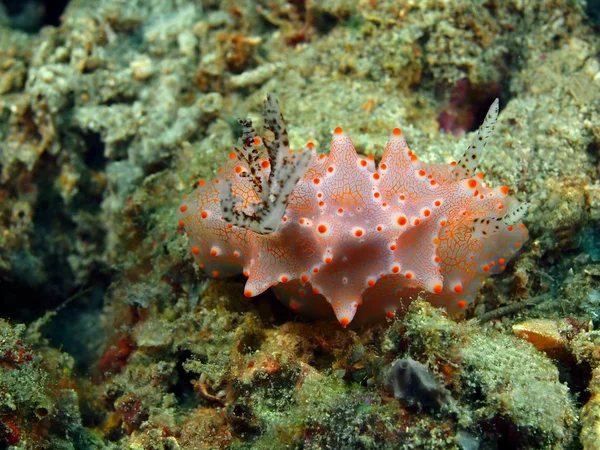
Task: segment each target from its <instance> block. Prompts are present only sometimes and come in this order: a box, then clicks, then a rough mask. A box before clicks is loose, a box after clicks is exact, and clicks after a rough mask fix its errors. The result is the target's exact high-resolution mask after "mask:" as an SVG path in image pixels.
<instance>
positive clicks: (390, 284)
mask: <svg viewBox="0 0 600 450" xmlns="http://www.w3.org/2000/svg"><path fill="white" fill-rule="evenodd" d="M496 114H497V111H496ZM492 127H493V124H492ZM486 138H487V137H486ZM480 140H482V139H480ZM255 144H256V146H255V148H256V149H258V151H259V152H262V153H260V157H261V158H262V161H263V164H262V165H261V167H262V169H261V170H262V173H261V174H260V177H261V179H263V180H264V179H268V177H269V175H270V170H271V165H270V164H269V158H268V156H267V155H266V152H265V151H264V150H261V148H262V141H261V140H260V139H258V140H256V142H255ZM482 145H483V144H482ZM471 148H475V147H474V146H473V147H470V149H471ZM305 151H311V152H312V145H309V146H307V149H306V150H305ZM473 159H475V158H473ZM463 167H464V168H465V169H464V170H462V172H461V171H460V170H458V171H457V170H456V165H455V164H454V165H436V164H424V163H422V162H421V161H419V160H418V158H417V157H416V156H415V154H414V153H413V152H411V151H410V150H409V148H408V146H407V144H406V141H405V140H404V138H403V135H402V132H401V130H400V129H398V128H395V129H394V130H393V132H392V134H391V135H390V138H389V140H388V143H387V146H386V148H385V152H384V155H383V158H382V160H381V162H380V163H379V164H378V165H377V166H376V164H375V162H374V161H373V160H372V159H369V158H365V157H362V156H359V155H358V154H357V153H356V151H355V149H354V147H353V145H352V142H351V141H350V139H349V137H348V136H347V135H346V134H345V133H344V132H343V131H342V130H341V129H340V128H337V129H336V130H335V132H334V134H333V139H332V143H331V152H330V154H329V155H317V154H316V153H314V152H313V154H312V156H311V159H310V163H309V166H308V169H307V170H306V172H305V173H304V175H303V176H302V178H301V179H300V180H299V181H298V183H297V184H296V185H295V188H294V190H293V193H292V195H291V196H290V197H289V201H288V202H287V206H286V208H285V214H284V215H283V217H282V218H281V221H280V225H279V227H278V228H277V230H276V231H274V232H272V233H271V234H259V233H257V232H255V231H251V230H249V229H246V228H243V227H238V226H236V225H232V224H231V223H227V222H226V221H225V220H224V219H223V214H222V209H221V200H222V199H221V193H220V192H222V191H220V189H219V187H220V186H219V183H224V182H225V181H227V180H229V182H230V183H231V186H232V190H233V194H234V195H235V196H236V198H239V199H242V200H243V203H238V204H237V205H236V209H237V210H239V211H248V213H250V212H251V211H252V208H253V206H254V205H256V204H258V203H259V197H258V196H257V193H256V189H255V187H254V185H253V184H252V182H251V181H250V179H249V178H247V177H246V178H244V177H243V176H240V174H243V173H244V171H247V170H248V168H247V167H245V165H244V164H243V163H242V162H241V161H240V160H238V157H237V156H236V154H235V153H232V154H231V155H230V158H229V160H228V162H227V164H226V165H225V167H223V169H222V171H221V172H220V174H219V178H218V179H217V180H213V181H210V182H206V183H204V182H201V183H200V184H201V185H200V186H199V187H198V188H196V190H195V191H194V192H193V193H192V194H190V195H189V196H187V197H186V198H185V199H184V201H183V203H182V206H181V208H180V212H179V218H180V220H181V222H182V225H184V226H185V229H186V230H187V233H188V236H189V240H190V246H191V249H192V254H193V255H194V258H195V260H196V263H197V264H198V265H199V266H200V267H201V268H202V269H204V270H205V271H206V272H207V273H208V274H210V275H212V276H229V275H234V274H239V273H244V275H246V276H247V277H248V280H247V283H246V287H245V294H246V296H255V295H258V294H260V293H261V292H264V291H265V290H267V289H268V288H270V287H273V288H274V291H275V294H276V295H277V296H278V297H279V298H280V299H281V300H282V301H283V302H284V303H286V304H287V305H288V306H289V307H290V308H292V309H293V310H297V311H300V312H302V313H305V314H308V315H311V316H315V317H319V318H327V317H333V315H332V312H333V314H334V315H335V317H337V319H338V320H339V322H340V323H341V324H342V325H344V326H345V325H347V324H348V323H350V322H351V321H352V320H353V319H354V320H358V321H361V322H363V321H366V320H372V319H377V318H383V317H384V316H385V315H386V314H388V315H390V314H393V313H395V311H396V310H397V309H399V308H400V307H401V306H402V305H403V304H406V302H408V301H410V299H413V298H415V297H416V296H417V295H418V294H420V293H421V294H423V295H424V296H425V297H426V298H427V299H428V300H429V301H430V302H432V303H434V304H436V305H440V306H444V307H445V308H446V309H447V310H448V312H449V313H450V314H452V315H457V314H459V313H460V312H461V310H463V309H464V307H465V306H467V305H468V304H469V303H470V302H472V301H473V298H474V297H475V295H476V294H477V292H478V290H479V288H480V286H481V283H482V281H483V279H484V277H486V276H488V275H490V274H493V273H498V272H500V271H502V270H503V269H504V267H505V264H506V263H507V262H508V260H509V258H510V257H511V256H512V255H513V254H514V253H515V252H516V251H517V250H518V249H519V247H520V246H521V245H522V244H523V243H524V242H525V241H526V240H527V230H526V229H525V226H524V225H522V224H512V225H507V224H506V223H505V222H503V221H502V218H503V216H505V213H506V212H507V211H508V210H509V209H514V203H516V200H514V199H513V198H512V197H510V196H508V195H507V193H508V188H506V187H500V188H495V189H492V188H489V187H487V186H485V185H484V183H483V182H482V178H483V177H482V176H476V175H474V174H473V173H472V172H470V171H469V170H468V168H466V166H465V165H463ZM461 173H468V174H469V175H471V176H469V177H468V178H461V176H460V174H461ZM457 175H459V176H457ZM486 221H487V222H486ZM474 224H475V225H474ZM479 224H481V226H479Z"/></svg>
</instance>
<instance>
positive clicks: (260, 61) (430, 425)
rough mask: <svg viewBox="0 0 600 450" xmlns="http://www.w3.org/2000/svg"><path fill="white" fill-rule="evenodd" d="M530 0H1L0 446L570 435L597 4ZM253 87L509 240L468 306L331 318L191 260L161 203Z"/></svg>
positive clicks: (293, 134)
mask: <svg viewBox="0 0 600 450" xmlns="http://www.w3.org/2000/svg"><path fill="white" fill-rule="evenodd" d="M595 5H597V2H593V1H588V2H587V3H586V2H584V1H580V0H540V1H536V2H524V1H521V0H508V1H503V2H500V1H472V0H456V1H444V0H426V1H421V2H418V1H412V0H401V1H395V0H394V1H392V0H360V1H348V0H323V1H303V0H289V1H284V0H254V1H250V0H246V1H233V0H231V1H229V0H224V1H218V0H204V1H183V0H146V1H144V2H132V1H121V0H106V1H102V2H87V1H84V0H71V1H69V2H67V1H57V2H43V1H37V0H29V1H27V2H18V1H5V2H3V3H0V293H1V295H0V297H1V300H0V316H1V317H2V318H3V319H1V320H0V448H11V449H30V448H32V449H33V448H53V449H96V448H97V449H103V448H106V449H117V448H118V449H121V448H125V449H136V450H137V449H169V450H171V449H201V448H205V449H219V448H223V449H225V448H228V449H262V448H268V449H279V448H297V449H322V448H331V449H351V448H352V449H361V448H363V449H388V448H389V449H392V448H394V449H397V448H406V449H411V448H415V449H416V448H428V449H436V448H439V449H449V448H456V449H463V450H466V449H493V448H506V447H509V446H510V447H511V448H522V449H530V448H531V449H538V448H539V449H548V448H552V449H578V448H584V449H595V448H597V445H598V444H597V443H598V442H600V401H599V398H600V337H599V336H600V335H599V332H598V331H596V329H597V328H598V327H599V326H600V231H599V230H600V181H599V179H598V173H599V170H600V59H599V51H600V34H599V33H600V21H599V19H598V18H599V17H600V12H599V11H598V7H597V6H595ZM269 92H273V93H275V94H276V95H277V96H278V97H279V101H280V103H281V105H282V107H283V109H284V111H285V115H286V118H287V120H288V121H289V125H290V126H289V130H290V139H291V144H292V147H293V148H301V147H303V146H304V145H305V144H306V142H308V141H312V142H314V143H315V144H316V146H317V148H318V149H320V151H325V152H326V151H327V146H328V143H329V139H330V136H331V132H332V130H333V129H334V128H335V127H336V126H343V127H344V129H345V130H347V131H348V133H349V134H350V135H351V136H352V138H353V141H354V144H355V146H356V147H357V149H358V150H359V151H361V152H362V153H363V154H366V155H373V156H374V157H375V158H376V159H378V158H380V157H381V155H382V152H383V148H382V144H381V143H382V142H384V141H385V137H386V136H387V135H388V134H389V132H390V130H391V129H392V128H393V127H394V126H396V125H397V124H399V123H400V124H402V128H403V131H404V133H405V135H406V136H407V140H408V142H409V145H410V146H411V148H413V149H414V150H415V151H416V152H418V154H419V157H420V158H421V159H423V160H425V161H427V162H437V163H441V162H450V161H452V160H453V159H457V158H459V157H460V155H461V154H462V152H463V151H464V148H465V145H466V142H467V138H468V136H469V133H470V132H472V131H473V130H474V129H475V128H476V127H477V126H478V125H479V124H480V123H481V119H482V116H483V115H484V114H485V112H486V111H487V108H488V106H489V104H490V103H491V102H492V100H493V99H494V98H496V97H499V98H500V103H501V111H500V117H499V120H498V125H497V127H496V131H495V135H494V138H493V139H492V140H491V141H490V143H489V144H488V146H487V149H486V153H485V158H484V160H483V161H482V163H481V167H482V170H483V171H484V172H485V173H486V181H488V182H490V183H492V184H493V185H496V186H500V185H508V186H511V188H512V189H513V191H514V193H515V195H516V196H517V197H518V198H519V199H520V200H522V201H527V202H529V203H530V208H529V211H528V214H527V216H526V217H525V219H524V220H525V223H526V224H527V227H528V229H529V230H530V237H531V239H530V240H529V242H528V243H527V245H526V246H525V248H523V249H522V250H521V252H520V253H519V255H518V256H517V257H516V258H515V259H514V260H513V261H512V262H511V263H510V264H509V265H508V267H507V270H506V271H505V273H503V274H502V275H499V276H494V277H491V278H490V279H489V280H488V281H487V282H486V284H485V286H484V287H483V288H482V290H481V292H480V295H479V298H478V300H477V302H476V306H475V307H474V308H471V309H470V310H469V311H468V312H467V320H465V321H461V322H455V321H453V320H451V319H449V318H447V317H446V316H445V314H444V312H443V310H441V309H436V308H433V307H431V306H430V305H429V304H428V303H425V302H421V301H419V300H416V301H415V302H414V303H413V304H412V305H411V306H410V308H409V309H408V310H407V311H406V314H405V315H402V317H396V318H394V319H386V320H385V321H383V322H382V323H377V324H373V325H370V326H365V327H362V328H356V329H343V328H341V327H340V325H339V324H337V323H325V322H311V321H309V320H307V319H305V318H303V317H300V316H297V315H296V314H294V313H293V312H291V311H288V310H287V309H286V308H285V307H283V306H282V305H281V304H280V303H279V302H277V301H276V300H275V299H274V297H273V295H272V294H271V293H270V292H267V293H265V294H263V295H261V296H259V297H257V298H255V299H251V300H248V299H246V298H245V297H244V295H243V282H244V280H243V279H224V280H215V279H210V278H208V277H207V276H206V275H205V274H204V273H203V272H202V271H197V270H196V269H195V268H194V266H193V264H192V257H191V255H190V254H189V253H188V250H187V238H186V236H185V233H183V232H182V230H181V229H180V228H179V227H178V223H177V220H176V218H175V211H176V208H177V207H178V205H179V202H180V198H181V196H182V195H183V194H184V193H186V192H189V190H190V189H191V188H192V186H193V185H194V183H196V182H197V180H199V179H210V178H213V177H214V174H215V172H216V170H217V168H218V167H219V166H220V165H221V164H222V162H223V160H224V159H225V158H226V156H227V155H228V153H229V152H230V150H231V147H232V145H233V144H234V143H235V142H236V139H237V138H238V137H239V134H240V129H239V126H238V124H237V122H236V118H237V117H251V118H253V119H257V122H259V120H258V119H259V117H260V114H261V103H262V100H263V99H264V97H265V95H266V93H269Z"/></svg>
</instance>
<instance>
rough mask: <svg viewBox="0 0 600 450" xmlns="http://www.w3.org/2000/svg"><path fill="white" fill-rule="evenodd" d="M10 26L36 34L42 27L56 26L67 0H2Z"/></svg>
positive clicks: (58, 23) (67, 2)
mask: <svg viewBox="0 0 600 450" xmlns="http://www.w3.org/2000/svg"><path fill="white" fill-rule="evenodd" d="M2 4H3V5H4V7H5V8H6V12H7V13H8V17H9V19H10V23H11V26H12V27H13V28H16V29H18V30H23V31H26V32H28V33H36V32H37V31H39V30H40V28H42V27H44V26H48V25H50V26H55V27H56V26H58V25H60V22H61V16H62V14H63V12H64V10H65V8H66V7H67V5H68V4H69V0H2Z"/></svg>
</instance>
